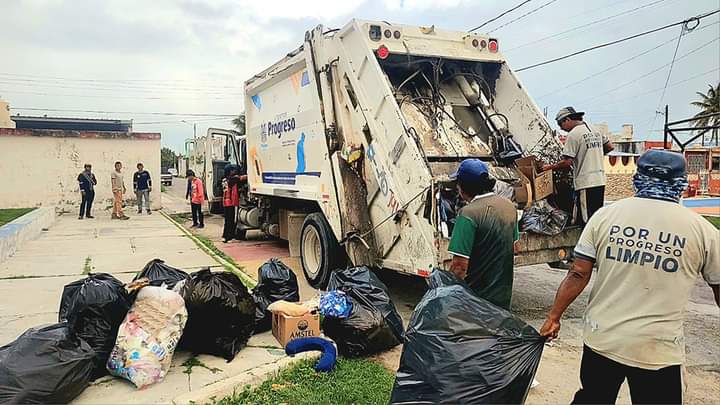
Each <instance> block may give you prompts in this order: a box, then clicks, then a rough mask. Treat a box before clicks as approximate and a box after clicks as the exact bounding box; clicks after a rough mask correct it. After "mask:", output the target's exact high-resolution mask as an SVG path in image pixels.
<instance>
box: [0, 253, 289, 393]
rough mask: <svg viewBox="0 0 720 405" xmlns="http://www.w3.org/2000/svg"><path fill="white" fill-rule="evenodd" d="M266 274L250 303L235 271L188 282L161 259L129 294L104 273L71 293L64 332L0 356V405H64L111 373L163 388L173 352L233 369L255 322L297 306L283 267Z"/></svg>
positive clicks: (63, 303) (27, 336) (33, 335)
mask: <svg viewBox="0 0 720 405" xmlns="http://www.w3.org/2000/svg"><path fill="white" fill-rule="evenodd" d="M260 272H261V275H262V277H261V280H262V281H263V282H264V283H261V284H262V288H257V289H256V291H254V294H251V293H250V291H249V290H248V288H247V287H246V286H245V285H244V284H243V283H242V281H241V280H240V279H239V278H238V276H237V275H235V274H233V273H231V272H225V271H221V272H212V271H210V270H209V269H203V270H200V271H197V272H195V273H191V274H188V273H186V272H184V271H182V270H180V269H177V268H174V267H172V266H170V265H168V264H166V263H165V262H163V261H162V260H160V259H154V260H151V261H150V262H148V263H147V265H145V267H144V268H143V269H142V270H141V271H140V272H139V273H138V274H137V275H136V276H135V277H134V278H133V280H132V282H130V283H128V284H127V285H125V284H123V283H122V282H121V281H119V280H118V279H116V278H115V277H113V276H112V275H110V274H105V273H96V274H89V275H88V276H87V277H86V278H83V279H80V280H77V281H74V282H72V283H70V284H68V285H66V286H65V287H64V289H63V293H62V298H61V300H60V308H59V315H58V318H59V321H60V323H58V324H56V325H51V326H46V327H41V328H32V329H29V330H27V331H26V332H25V333H23V334H22V335H21V336H20V337H18V338H17V339H16V340H15V341H14V342H12V343H10V344H8V345H6V346H3V347H0V403H67V402H69V401H71V400H72V399H73V398H75V397H76V396H77V395H79V394H80V393H81V392H82V391H83V390H84V389H85V388H86V387H87V386H88V384H89V383H90V382H91V381H92V380H94V379H96V378H98V377H100V376H103V375H106V374H107V373H108V372H109V373H110V374H111V375H114V376H118V377H121V378H124V379H127V380H128V381H130V382H131V383H133V384H134V385H135V386H136V387H137V388H144V387H147V386H148V385H150V384H154V383H157V382H159V381H162V380H163V378H164V377H165V375H166V374H167V372H168V371H169V369H170V365H171V362H172V358H173V354H174V352H175V349H176V348H180V349H182V350H187V351H190V352H193V353H196V354H200V353H203V354H212V355H216V356H220V357H222V358H224V359H226V360H228V361H230V360H232V359H233V358H234V357H235V355H236V354H237V353H238V352H239V351H240V350H241V349H242V348H243V347H244V346H245V345H246V343H247V341H248V339H249V338H250V336H251V335H252V334H253V331H254V330H255V318H256V316H257V314H259V313H263V314H264V313H265V311H266V310H267V306H268V305H270V303H272V302H275V301H277V300H279V299H285V300H294V301H299V293H298V287H297V279H296V278H295V276H294V274H293V273H292V272H291V271H289V269H287V267H286V266H285V265H284V264H283V263H282V262H280V261H279V260H277V259H273V260H271V261H270V262H268V263H266V265H264V266H263V267H262V268H261V269H260ZM258 297H260V298H262V302H261V304H257V305H256V299H258Z"/></svg>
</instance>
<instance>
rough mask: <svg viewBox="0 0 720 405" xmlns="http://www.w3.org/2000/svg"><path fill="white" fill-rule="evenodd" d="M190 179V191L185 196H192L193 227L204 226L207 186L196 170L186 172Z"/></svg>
mask: <svg viewBox="0 0 720 405" xmlns="http://www.w3.org/2000/svg"><path fill="white" fill-rule="evenodd" d="M185 177H187V179H188V185H189V187H188V193H187V195H186V196H185V198H190V208H191V210H192V220H193V224H192V227H193V228H204V227H205V222H204V219H203V213H202V206H203V203H205V187H204V186H203V182H202V180H200V179H198V178H197V177H195V172H193V171H192V170H188V171H187V172H185Z"/></svg>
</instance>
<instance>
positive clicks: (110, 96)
mask: <svg viewBox="0 0 720 405" xmlns="http://www.w3.org/2000/svg"><path fill="white" fill-rule="evenodd" d="M2 92H5V93H13V94H29V95H34V96H48V97H83V98H103V99H117V100H167V99H181V98H182V99H190V100H237V99H238V98H241V97H242V95H241V94H237V95H236V96H235V97H206V96H204V95H198V96H194V95H190V94H188V95H184V96H177V95H168V96H162V97H159V96H158V97H138V96H113V95H100V94H60V93H46V92H39V91H21V90H2Z"/></svg>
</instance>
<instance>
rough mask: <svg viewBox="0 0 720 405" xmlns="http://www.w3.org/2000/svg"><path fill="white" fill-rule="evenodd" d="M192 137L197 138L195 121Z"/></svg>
mask: <svg viewBox="0 0 720 405" xmlns="http://www.w3.org/2000/svg"><path fill="white" fill-rule="evenodd" d="M193 139H197V123H196V122H193Z"/></svg>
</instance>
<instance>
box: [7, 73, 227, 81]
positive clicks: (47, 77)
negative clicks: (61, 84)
mask: <svg viewBox="0 0 720 405" xmlns="http://www.w3.org/2000/svg"><path fill="white" fill-rule="evenodd" d="M0 75H4V76H15V77H29V78H36V79H47V80H50V79H54V80H67V81H74V82H95V83H106V82H109V83H144V82H150V83H178V82H213V81H215V82H217V81H231V80H226V79H199V80H196V79H192V80H191V79H78V78H71V77H62V76H42V75H28V74H20V73H8V72H0Z"/></svg>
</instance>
